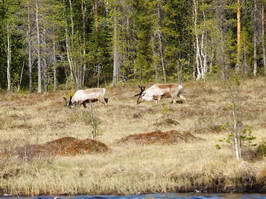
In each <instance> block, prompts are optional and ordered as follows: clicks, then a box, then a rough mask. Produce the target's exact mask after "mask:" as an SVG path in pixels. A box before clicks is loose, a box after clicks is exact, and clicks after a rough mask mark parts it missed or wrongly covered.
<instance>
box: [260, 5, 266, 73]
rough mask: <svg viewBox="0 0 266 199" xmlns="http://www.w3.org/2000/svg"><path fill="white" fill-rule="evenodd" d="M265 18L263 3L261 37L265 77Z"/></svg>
mask: <svg viewBox="0 0 266 199" xmlns="http://www.w3.org/2000/svg"><path fill="white" fill-rule="evenodd" d="M264 20H265V16H264V4H263V3H262V8H261V28H262V30H261V37H262V39H261V40H262V54H263V55H262V56H263V66H264V75H266V49H265V21H264Z"/></svg>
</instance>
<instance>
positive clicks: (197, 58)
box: [193, 0, 202, 80]
mask: <svg viewBox="0 0 266 199" xmlns="http://www.w3.org/2000/svg"><path fill="white" fill-rule="evenodd" d="M193 5H194V12H193V13H194V32H195V33H194V34H195V45H194V46H195V51H196V54H195V61H196V71H197V78H196V79H197V80H199V79H201V78H202V70H201V69H202V66H201V63H202V62H201V57H200V46H199V37H198V33H197V23H198V11H197V10H198V8H197V2H196V0H193Z"/></svg>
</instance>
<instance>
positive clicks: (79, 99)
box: [63, 88, 108, 108]
mask: <svg viewBox="0 0 266 199" xmlns="http://www.w3.org/2000/svg"><path fill="white" fill-rule="evenodd" d="M105 93H106V89H105V88H90V89H86V90H77V91H76V92H75V94H74V96H70V98H69V100H67V98H65V97H63V98H64V100H65V102H66V105H65V106H68V107H73V106H74V105H77V104H80V105H81V104H82V105H83V107H84V108H86V107H87V106H86V104H87V103H93V102H98V101H99V102H101V103H103V104H107V103H108V98H104V95H105Z"/></svg>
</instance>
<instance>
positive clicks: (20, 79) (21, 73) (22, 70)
mask: <svg viewBox="0 0 266 199" xmlns="http://www.w3.org/2000/svg"><path fill="white" fill-rule="evenodd" d="M24 65H25V64H24V62H23V64H22V68H21V71H20V76H19V83H18V89H17V91H18V92H19V91H20V87H21V82H22V77H23V72H24Z"/></svg>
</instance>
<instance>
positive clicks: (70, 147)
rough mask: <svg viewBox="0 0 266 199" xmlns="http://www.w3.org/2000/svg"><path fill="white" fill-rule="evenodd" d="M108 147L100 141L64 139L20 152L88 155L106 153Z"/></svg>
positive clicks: (33, 146) (32, 146)
mask: <svg viewBox="0 0 266 199" xmlns="http://www.w3.org/2000/svg"><path fill="white" fill-rule="evenodd" d="M107 150H108V147H107V146H106V145H105V144H104V143H101V142H99V141H96V140H92V139H85V140H79V139H76V138H73V137H63V138H60V139H57V140H54V141H51V142H47V143H45V144H40V145H37V144H36V145H29V146H26V147H23V148H22V149H20V150H17V151H21V153H24V152H25V151H26V152H28V153H30V154H32V155H37V154H47V155H78V154H87V153H97V152H98V153H99V152H105V151H107Z"/></svg>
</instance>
